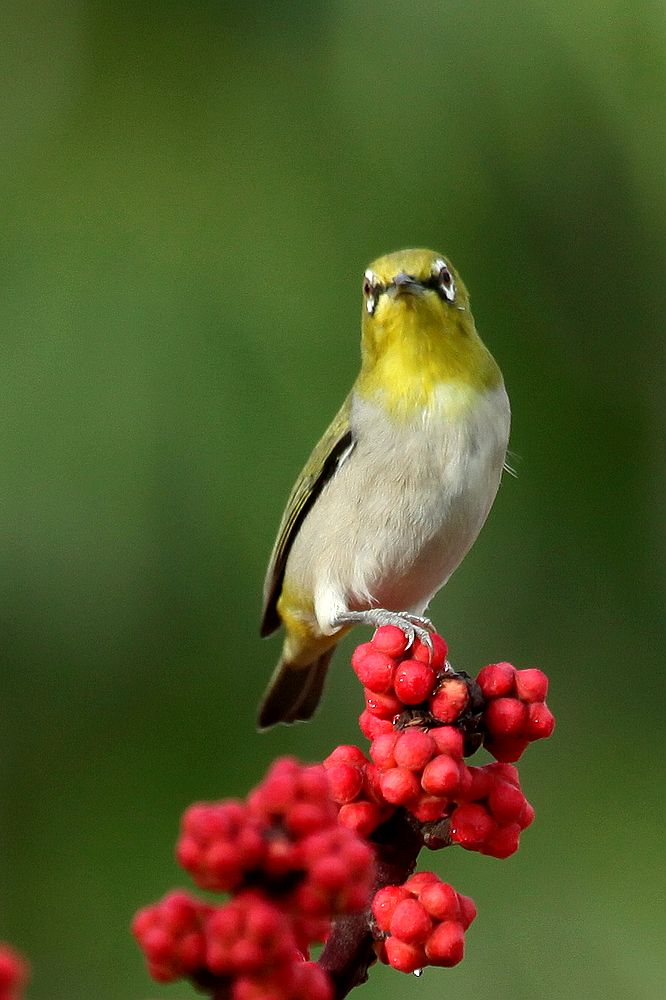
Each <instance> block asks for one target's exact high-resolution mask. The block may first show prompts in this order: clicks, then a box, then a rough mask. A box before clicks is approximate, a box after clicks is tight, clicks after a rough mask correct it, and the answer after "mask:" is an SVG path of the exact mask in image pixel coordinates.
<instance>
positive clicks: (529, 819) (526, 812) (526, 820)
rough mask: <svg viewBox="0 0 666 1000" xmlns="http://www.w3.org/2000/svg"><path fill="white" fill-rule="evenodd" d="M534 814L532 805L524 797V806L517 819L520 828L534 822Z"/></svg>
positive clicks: (523, 828)
mask: <svg viewBox="0 0 666 1000" xmlns="http://www.w3.org/2000/svg"><path fill="white" fill-rule="evenodd" d="M534 815H535V814H534V806H533V805H532V804H531V803H530V802H528V801H527V799H525V806H524V808H523V811H522V813H521V816H520V819H519V820H518V823H519V825H520V829H521V830H526V829H527V827H528V826H530V824H532V823H533V822H534Z"/></svg>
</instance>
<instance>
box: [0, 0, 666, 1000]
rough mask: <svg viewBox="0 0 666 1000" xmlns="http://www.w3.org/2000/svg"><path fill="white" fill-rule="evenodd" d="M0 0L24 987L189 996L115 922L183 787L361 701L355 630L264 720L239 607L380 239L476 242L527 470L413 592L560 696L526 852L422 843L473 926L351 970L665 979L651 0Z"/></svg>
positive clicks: (426, 983) (660, 281)
mask: <svg viewBox="0 0 666 1000" xmlns="http://www.w3.org/2000/svg"><path fill="white" fill-rule="evenodd" d="M2 7H3V9H2V24H3V35H4V36H5V37H4V40H3V44H2V70H1V71H2V75H3V108H2V112H1V114H2V119H3V120H2V127H1V131H0V151H1V157H2V163H1V170H0V177H1V180H0V200H1V204H2V220H3V221H2V257H3V262H2V267H1V272H0V273H1V279H0V280H1V283H2V290H1V293H0V314H1V323H2V337H1V340H0V343H1V350H2V362H1V363H2V400H3V403H2V420H1V421H0V433H1V434H2V475H1V479H2V491H1V492H2V505H1V510H2V528H1V549H0V551H1V553H2V575H1V584H0V585H1V587H2V602H1V608H2V623H1V642H2V647H3V655H2V664H3V667H2V683H1V686H0V705H1V709H0V778H1V785H2V787H1V798H0V824H1V825H0V878H1V884H0V938H5V939H7V940H11V941H13V942H14V943H15V944H16V945H17V946H18V947H20V948H21V949H22V950H23V951H25V953H27V954H28V955H29V956H30V959H31V961H32V963H33V966H34V977H33V983H32V985H31V987H30V991H29V996H30V998H31V1000H90V998H91V997H94V998H96V1000H133V998H134V1000H146V998H148V997H160V998H164V1000H169V998H174V1000H181V998H185V997H189V996H191V995H192V993H191V991H189V989H188V988H187V987H186V986H183V985H181V984H176V985H174V986H169V987H157V986H155V985H154V984H151V982H150V981H149V979H148V977H147V975H146V973H145V972H144V969H143V963H142V959H141V956H140V954H139V952H138V949H137V948H136V946H135V945H134V942H133V940H132V939H131V937H130V935H129V933H128V929H127V928H128V924H129V921H130V918H131V916H132V913H133V912H134V910H135V909H136V908H137V907H138V906H139V905H142V904H144V903H146V902H149V901H152V900H153V899H155V898H157V897H158V896H160V895H162V894H163V892H165V891H166V890H167V889H168V888H170V887H172V886H173V885H185V886H187V885H188V879H187V877H186V876H185V875H184V874H183V873H181V872H179V870H178V869H177V868H176V865H175V863H174V861H173V859H172V852H173V843H174V839H175V835H176V831H177V826H178V819H179V814H180V812H181V810H182V809H183V808H184V807H185V806H186V805H187V804H188V803H190V802H191V801H193V800H194V799H198V798H207V797H208V798H211V797H212V798H215V797H221V796H224V795H229V794H243V793H244V792H245V791H246V790H247V789H248V788H249V787H250V786H251V785H252V784H253V783H255V782H256V781H257V780H258V779H259V778H260V776H261V775H262V773H263V771H264V769H265V768H266V766H267V764H268V763H269V761H270V760H271V759H272V758H273V757H274V756H275V755H276V754H279V753H284V752H294V753H298V754H299V755H301V756H302V757H303V758H306V759H313V760H315V759H321V758H322V757H323V756H324V755H325V754H326V753H327V752H328V751H329V749H330V748H331V747H332V746H333V745H335V744H336V743H339V742H350V741H354V740H356V738H357V730H356V727H355V716H356V715H357V712H358V710H359V702H360V691H359V687H358V684H357V683H356V682H355V681H353V680H352V676H351V672H350V670H349V669H348V668H346V667H345V665H344V657H342V656H341V657H339V660H338V662H337V663H336V669H335V671H334V676H333V679H332V682H331V684H330V687H329V690H328V692H327V697H326V699H325V703H324V705H323V708H322V710H321V712H320V713H319V715H318V717H317V720H316V722H315V723H314V724H313V725H310V726H301V727H297V728H296V729H292V730H286V729H284V728H280V730H279V731H273V732H270V733H268V734H265V735H258V734H257V733H256V732H255V729H254V713H255V706H256V703H257V700H258V698H259V695H260V692H261V690H262V688H263V685H264V683H265V681H266V678H267V676H268V674H269V672H270V671H271V669H272V667H273V663H274V660H275V658H276V656H277V653H278V646H279V643H278V642H277V641H269V642H262V641H260V640H259V638H258V635H257V620H258V615H259V605H260V595H261V587H262V581H263V572H264V566H265V563H266V559H267V556H268V553H269V551H270V548H271V545H272V542H273V537H274V532H275V529H276V526H277V522H278V519H279V516H280V513H281V510H282V505H283V502H284V498H285V496H286V494H287V492H288V490H289V488H290V486H291V483H292V481H293V478H294V476H295V474H296V472H297V471H298V469H299V467H300V465H301V463H302V461H303V460H304V458H305V456H306V454H307V452H308V450H309V448H310V446H311V445H312V444H313V443H314V441H315V440H316V439H317V437H318V436H319V434H320V433H321V431H322V430H323V428H324V427H325V426H326V423H327V421H328V420H329V418H330V417H331V416H332V414H333V413H334V412H335V410H336V408H337V406H338V404H339V402H340V400H341V398H342V396H343V394H344V393H345V392H346V390H347V388H348V386H349V384H350V383H351V380H352V378H353V376H354V374H355V371H356V367H357V363H358V320H359V314H360V276H361V273H362V271H363V268H364V267H365V266H366V264H367V262H368V261H369V260H370V259H371V258H372V257H374V256H376V255H378V254H380V253H383V252H386V251H389V250H393V249H397V248H399V247H401V246H405V245H426V246H433V247H435V248H437V249H439V250H441V251H443V252H446V253H447V254H450V255H451V257H452V259H453V260H454V261H455V263H456V265H457V266H458V267H459V269H460V270H461V272H462V273H463V275H464V276H465V280H466V282H467V284H468V285H469V287H470V288H471V291H472V296H473V304H474V309H475V314H476V318H477V323H478V326H479V329H480V331H481V333H482V335H483V336H484V337H485V339H486V341H487V343H488V344H489V346H490V347H491V349H492V350H493V352H494V353H495V355H496V357H497V358H498V360H499V362H500V364H501V366H502V368H503V370H504V373H505V377H506V382H507V385H508V388H509V392H510V395H511V398H512V403H513V408H514V430H513V439H512V448H513V451H514V452H515V453H516V454H517V458H515V459H514V464H515V465H516V466H517V469H518V473H519V476H518V479H517V480H514V479H511V478H507V479H506V480H505V482H504V485H503V487H502V489H501V491H500V495H499V497H498V500H497V503H496V505H495V508H494V511H493V513H492V516H491V518H490V520H489V522H488V525H487V527H486V529H485V530H484V532H483V534H482V537H481V540H480V541H479V543H478V544H477V546H476V548H475V549H474V550H473V552H472V554H471V555H470V556H469V557H468V559H467V560H466V562H465V564H464V566H463V567H462V568H461V569H460V570H459V571H458V573H457V574H456V575H455V577H454V579H453V580H452V582H451V583H450V585H449V586H448V587H447V588H446V592H445V593H443V594H440V596H439V597H438V598H437V599H436V601H435V602H434V604H433V607H432V609H431V610H432V612H433V617H434V619H435V621H436V623H437V624H438V626H439V628H440V630H441V631H442V632H443V633H444V634H445V635H446V636H447V638H448V639H449V642H450V645H451V647H452V654H453V658H454V662H455V663H456V664H457V665H459V666H461V667H464V668H467V669H468V670H471V671H476V670H477V669H478V668H479V667H480V666H482V665H483V664H484V663H486V662H488V661H490V660H492V659H504V658H507V659H512V660H513V661H514V662H515V663H516V664H517V665H519V666H528V665H539V666H541V667H542V668H543V669H545V670H546V671H547V672H548V673H549V674H550V675H551V678H552V687H551V696H550V699H549V700H550V704H551V706H552V707H553V709H554V710H555V712H556V714H557V716H558V719H559V726H558V729H557V731H556V735H555V737H554V739H553V740H551V741H550V742H549V743H545V744H540V745H538V746H537V747H536V748H534V749H533V750H532V751H531V752H530V753H528V754H527V757H526V759H525V762H524V765H523V767H522V775H523V781H524V785H525V788H526V791H527V794H528V796H529V798H530V799H531V800H532V802H533V803H534V804H535V806H536V809H537V815H538V820H537V823H536V824H535V826H534V827H533V828H531V829H530V830H529V832H528V833H527V834H526V835H525V836H524V838H523V845H522V847H521V850H520V852H519V853H518V855H517V856H515V857H514V858H512V859H510V860H508V861H506V862H502V863H500V862H498V861H495V860H493V859H488V858H482V857H480V856H477V855H469V854H465V853H464V852H462V851H458V852H456V851H447V852H443V853H442V854H441V855H438V856H435V858H434V863H435V865H436V866H437V868H438V870H439V871H440V873H441V874H443V875H446V876H448V877H449V878H450V879H451V880H452V881H453V882H454V884H456V885H457V887H458V888H459V889H460V890H461V891H464V892H466V893H469V894H471V895H472V896H474V897H475V899H476V900H477V903H478V905H479V918H478V920H477V922H476V924H475V926H474V928H473V929H472V931H471V932H470V935H469V945H468V954H467V957H466V960H465V962H464V963H463V964H462V965H461V966H460V967H458V968H457V969H454V970H451V971H429V972H428V973H427V974H426V975H425V976H424V977H423V978H422V979H420V980H416V979H414V978H411V977H403V978H400V975H399V974H398V973H395V972H392V971H390V970H386V969H383V968H380V969H376V970H374V971H373V973H372V976H371V981H370V984H369V985H368V986H366V987H364V989H363V996H364V997H367V998H368V1000H372V998H373V997H374V998H379V997H381V996H385V995H386V991H390V992H391V995H393V996H395V997H400V998H407V997H410V996H414V997H416V996H418V997H419V998H421V1000H424V998H435V997H443V996H450V995H453V993H455V995H456V997H457V998H458V1000H472V998H473V1000H491V998H492V1000H523V998H525V1000H527V998H544V1000H545V998H548V1000H555V998H557V1000H565V998H605V1000H607V998H640V1000H648V998H649V1000H653V998H658V997H662V996H663V995H664V945H663V940H664V931H665V930H666V926H665V925H666V918H665V916H664V910H663V899H664V886H663V863H664V852H663V842H662V838H663V833H662V831H663V820H664V817H663V813H662V809H661V808H660V807H659V804H658V799H659V792H660V789H661V788H663V779H662V774H663V772H662V771H661V768H662V767H663V764H664V761H663V756H661V758H660V755H661V754H662V738H663V711H664V709H663V694H664V691H663V686H662V683H661V680H662V666H661V663H660V662H658V658H657V652H656V650H657V648H658V643H659V641H660V639H661V636H662V631H663V621H662V608H663V598H664V591H665V589H666V588H665V585H664V572H663V565H664V554H665V553H664V548H665V531H664V523H663V491H662V488H661V487H662V476H663V472H664V437H665V435H664V391H663V384H662V375H663V365H662V361H663V352H662V338H663V329H662V327H663V315H664V304H665V303H664V263H665V258H664V250H665V249H666V226H665V225H664V223H665V221H666V220H665V214H666V196H665V194H664V186H663V164H664V160H665V155H664V154H665V150H664V132H663V120H664V110H665V108H666V102H665V101H664V97H665V96H666V95H665V89H666V87H665V77H664V73H663V72H662V69H663V65H664V53H665V51H666V16H665V13H664V6H663V4H661V3H658V2H654V3H651V2H638V3H634V4H631V5H627V4H626V3H624V2H620V0H603V2H602V0H578V2H576V3H572V2H565V3H559V4H552V3H547V2H545V0H536V2H535V0H522V2H521V0H507V2H505V3H502V4H498V3H496V2H492V0H481V2H476V3H473V4H470V3H465V2H453V0H451V2H440V3H428V2H425V0H421V2H413V3H411V4H404V3H393V2H390V0H389V2H384V3H377V2H356V3H352V2H339V3H332V4H323V5H320V4H312V3H307V2H296V0H292V2H291V3H288V4H275V3H254V4H243V3H240V2H238V3H231V4H225V3H212V2H208V3H205V2H199V3H196V2H195V3H190V4H178V3H168V2H162V3H147V2H138V3H134V4H132V5H130V4H121V3H103V2H98V3H95V2H92V0H91V2H83V0H79V2H76V0H72V2H70V3H67V4H58V3H55V2H53V0H35V2H34V3H32V4H30V5H28V4H23V3H19V2H18V0H13V2H11V0H10V2H6V3H4V4H3V5H2ZM360 637H364V635H362V634H360V635H359V638H360ZM659 659H661V658H659ZM429 863H430V859H426V861H425V866H426V867H427V866H428V865H429Z"/></svg>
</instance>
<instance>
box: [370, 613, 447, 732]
mask: <svg viewBox="0 0 666 1000" xmlns="http://www.w3.org/2000/svg"><path fill="white" fill-rule="evenodd" d="M432 644H433V648H432V650H430V649H429V648H428V647H427V646H426V645H425V643H422V642H421V641H420V640H419V639H417V640H416V641H415V642H414V644H413V645H412V646H411V647H410V648H409V652H407V645H408V640H407V637H406V636H405V634H404V632H403V631H402V630H401V629H399V628H397V627H396V626H395V625H383V626H382V627H381V628H378V629H377V631H376V632H375V634H374V636H373V637H372V640H371V641H370V642H364V643H363V644H362V645H361V646H357V647H356V649H355V650H354V653H353V656H352V667H353V668H354V671H355V672H356V675H357V677H358V679H359V680H360V682H361V684H362V685H363V689H364V694H365V704H366V708H365V711H364V712H363V713H362V714H361V717H360V719H359V723H360V726H361V730H362V731H363V734H364V735H365V736H367V738H368V739H369V740H372V739H374V738H375V737H376V736H380V735H381V734H382V733H388V732H391V731H392V729H393V722H394V720H396V719H398V718H399V717H400V715H401V714H402V713H404V712H405V710H409V709H412V708H414V707H415V706H422V707H424V708H428V709H429V710H430V711H431V712H432V713H433V715H434V712H435V710H436V709H437V708H444V711H445V714H446V715H447V718H445V719H442V720H441V721H443V722H450V721H452V719H451V718H449V717H448V716H450V714H451V705H450V704H448V699H440V703H439V704H437V703H436V701H435V699H436V695H435V692H436V690H437V689H438V687H439V681H441V680H442V679H443V678H442V677H440V676H439V675H440V672H442V671H445V668H446V654H447V646H446V643H445V642H444V640H443V639H442V637H441V636H439V635H433V636H432ZM406 654H407V655H406ZM452 679H453V678H452ZM463 686H464V682H463ZM451 695H453V698H454V700H455V699H456V698H457V699H462V701H464V705H462V710H464V708H465V707H466V705H467V690H466V689H465V692H464V693H462V692H461V691H460V690H456V692H455V695H454V694H453V691H451ZM445 701H446V702H447V704H446V706H445V705H444V702H445ZM456 717H457V716H456Z"/></svg>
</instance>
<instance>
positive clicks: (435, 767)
mask: <svg viewBox="0 0 666 1000" xmlns="http://www.w3.org/2000/svg"><path fill="white" fill-rule="evenodd" d="M460 774H461V768H460V763H459V762H458V761H457V760H454V759H453V758H452V757H449V756H448V754H439V756H438V757H435V758H434V759H433V760H431V761H430V763H429V764H428V765H427V766H426V768H425V770H424V771H423V775H422V776H421V786H422V788H423V789H424V791H426V792H427V793H428V794H429V795H446V796H449V797H451V796H453V795H455V793H456V792H457V790H458V788H459V785H460Z"/></svg>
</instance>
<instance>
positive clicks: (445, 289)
mask: <svg viewBox="0 0 666 1000" xmlns="http://www.w3.org/2000/svg"><path fill="white" fill-rule="evenodd" d="M434 270H435V274H436V276H437V278H438V279H439V287H440V291H441V292H442V294H443V295H444V298H445V299H447V301H448V302H453V300H454V299H455V297H456V283H455V281H454V280H453V275H452V274H451V271H450V270H449V265H448V264H447V263H446V261H445V260H442V259H441V257H440V258H438V259H437V260H436V261H435V263H434Z"/></svg>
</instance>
